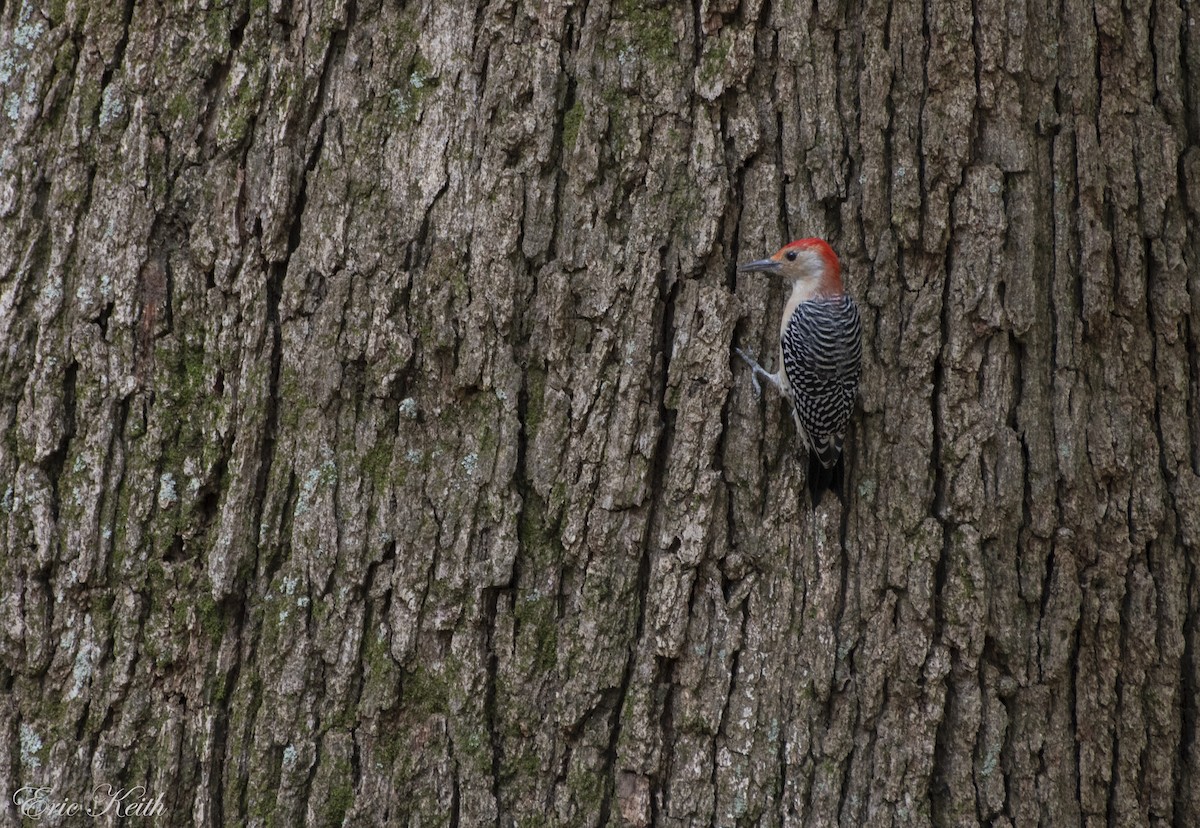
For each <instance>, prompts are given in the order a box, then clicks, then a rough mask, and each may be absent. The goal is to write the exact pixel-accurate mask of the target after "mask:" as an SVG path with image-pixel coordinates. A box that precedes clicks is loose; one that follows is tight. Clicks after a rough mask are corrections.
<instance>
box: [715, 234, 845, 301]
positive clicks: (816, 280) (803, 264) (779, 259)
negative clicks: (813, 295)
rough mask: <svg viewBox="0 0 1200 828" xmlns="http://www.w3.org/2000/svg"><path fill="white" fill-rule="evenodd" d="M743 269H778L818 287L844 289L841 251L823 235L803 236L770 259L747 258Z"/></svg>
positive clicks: (824, 290)
mask: <svg viewBox="0 0 1200 828" xmlns="http://www.w3.org/2000/svg"><path fill="white" fill-rule="evenodd" d="M738 271H739V272H741V273H774V274H777V275H779V276H782V277H783V278H784V279H787V280H788V281H789V282H801V283H807V284H808V285H809V286H810V287H811V289H813V290H814V291H817V290H819V291H821V292H826V291H828V292H833V291H835V290H836V291H840V290H841V284H842V281H841V266H840V265H839V263H838V258H837V255H836V254H835V253H834V252H833V249H832V248H830V246H829V245H828V244H826V243H825V242H824V241H822V240H821V239H800V240H799V241H794V242H792V243H791V244H788V245H785V246H783V247H781V248H780V249H779V251H778V252H777V253H776V254H775V255H774V256H772V257H771V258H769V259H759V260H758V261H754V262H747V263H746V264H744V265H740V266H739V267H738Z"/></svg>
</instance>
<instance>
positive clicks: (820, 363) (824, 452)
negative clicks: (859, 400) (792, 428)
mask: <svg viewBox="0 0 1200 828" xmlns="http://www.w3.org/2000/svg"><path fill="white" fill-rule="evenodd" d="M738 271H739V272H741V273H759V272H761V273H774V274H777V275H779V276H782V277H783V278H785V279H787V280H788V281H790V282H791V283H792V295H791V296H790V297H789V298H788V300H787V304H786V305H784V307H783V320H782V322H780V325H779V369H778V370H777V371H776V372H775V373H774V374H772V373H770V372H768V371H767V370H766V369H765V368H763V367H762V366H761V365H759V364H758V363H757V362H755V361H754V359H753V358H752V357H751V356H750V355H749V354H747V353H746V352H745V351H743V350H742V349H741V348H735V349H734V350H736V351H737V354H738V356H740V357H741V358H742V359H744V360H745V361H746V363H747V364H748V365H749V366H750V368H751V370H752V373H751V375H750V382H751V384H752V385H753V386H754V390H755V393H761V388H760V386H759V384H758V379H757V376H761V377H763V378H764V379H766V380H768V381H769V382H770V383H771V384H772V385H774V386H775V387H776V388H778V389H779V391H780V392H781V393H783V394H784V395H785V396H786V397H787V398H788V399H790V400H791V401H792V417H793V418H794V419H795V421H796V430H797V431H798V432H799V433H800V438H801V440H803V441H804V443H805V445H806V446H807V447H808V491H809V494H810V495H811V497H812V505H813V508H814V509H815V508H817V504H819V503H820V502H821V496H822V495H823V494H824V493H825V492H826V490H828V489H833V490H834V494H836V495H837V496H838V499H841V497H842V493H841V488H842V479H843V476H844V471H845V464H844V462H843V460H842V442H843V440H844V439H845V437H846V425H847V424H848V423H849V422H850V414H851V413H852V412H853V410H854V395H855V394H856V393H857V392H858V378H859V375H860V374H861V373H862V322H861V320H860V319H859V315H858V305H856V304H855V303H854V300H853V299H852V298H850V295H849V294H848V293H846V291H845V289H844V288H843V287H842V268H841V265H840V264H839V263H838V257H837V255H836V254H835V253H834V252H833V249H832V248H831V247H830V246H829V245H828V244H826V243H825V242H824V241H823V240H822V239H800V240H799V241H794V242H792V243H791V244H788V245H785V246H784V247H783V248H781V249H780V250H779V252H778V253H776V254H775V255H774V256H772V257H771V258H769V259H760V260H758V261H755V262H748V263H746V264H744V265H741V266H740V267H739V268H738ZM756 375H757V376H756Z"/></svg>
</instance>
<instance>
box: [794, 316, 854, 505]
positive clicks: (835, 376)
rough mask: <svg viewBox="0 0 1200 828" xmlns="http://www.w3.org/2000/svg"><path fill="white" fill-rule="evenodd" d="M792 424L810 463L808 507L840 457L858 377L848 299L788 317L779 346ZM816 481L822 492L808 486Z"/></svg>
mask: <svg viewBox="0 0 1200 828" xmlns="http://www.w3.org/2000/svg"><path fill="white" fill-rule="evenodd" d="M780 346H781V351H782V356H783V370H784V373H785V375H786V376H787V381H788V385H789V391H790V394H791V398H792V406H793V409H794V412H795V417H796V424H797V426H798V427H799V430H800V431H801V432H802V434H803V435H804V440H805V442H806V443H807V444H808V448H809V452H810V456H811V457H813V458H814V459H815V460H816V462H814V463H811V464H810V466H811V468H810V481H809V485H810V488H813V490H814V498H813V502H814V504H815V503H816V502H817V501H818V500H819V498H820V494H821V493H822V492H823V491H824V488H828V487H829V483H830V482H833V481H832V480H831V475H821V471H822V469H824V470H830V471H831V472H832V470H834V469H835V467H836V466H837V465H838V461H839V460H840V458H841V455H842V442H843V441H844V440H845V437H846V426H847V424H848V423H849V422H850V415H851V414H852V413H853V412H854V396H855V394H856V393H857V392H858V378H859V376H860V374H861V373H862V321H861V319H860V318H859V315H858V306H857V305H856V304H855V303H854V300H853V299H851V298H850V297H849V296H846V295H841V296H834V297H817V298H814V299H809V300H808V301H805V302H801V303H800V304H798V305H797V306H796V309H795V310H794V311H793V312H792V316H791V319H789V320H788V323H787V327H786V328H785V329H784V332H783V336H782V339H781V342H780ZM814 472H816V473H817V475H820V476H822V477H823V478H824V479H825V481H826V485H825V486H824V488H822V487H821V486H820V485H818V482H817V481H814V480H813V479H812V478H813V477H814V474H813V473H814Z"/></svg>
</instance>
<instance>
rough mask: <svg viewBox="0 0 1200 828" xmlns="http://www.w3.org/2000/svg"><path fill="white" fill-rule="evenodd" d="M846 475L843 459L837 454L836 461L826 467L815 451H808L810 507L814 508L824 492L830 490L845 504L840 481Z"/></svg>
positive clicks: (818, 503) (842, 480) (841, 481)
mask: <svg viewBox="0 0 1200 828" xmlns="http://www.w3.org/2000/svg"><path fill="white" fill-rule="evenodd" d="M845 476H846V462H845V459H844V458H843V457H842V456H841V454H839V455H838V458H837V461H836V462H835V463H834V464H833V465H832V466H828V467H826V466H825V464H824V463H822V462H821V458H820V456H819V455H818V454H817V453H816V452H815V451H810V452H809V453H808V494H809V495H810V497H811V499H812V507H813V509H816V508H817V506H818V505H820V503H821V498H822V497H823V496H824V494H825V492H827V491H830V490H832V491H833V493H834V494H835V495H836V496H837V499H838V500H839V501H841V503H842V505H845V500H844V499H843V498H842V483H843V482H844V480H845Z"/></svg>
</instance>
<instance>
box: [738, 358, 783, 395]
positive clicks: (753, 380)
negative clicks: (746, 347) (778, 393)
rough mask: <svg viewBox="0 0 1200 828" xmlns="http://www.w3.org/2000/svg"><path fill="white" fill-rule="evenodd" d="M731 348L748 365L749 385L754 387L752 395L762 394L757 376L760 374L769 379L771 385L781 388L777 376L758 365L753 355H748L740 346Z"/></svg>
mask: <svg viewBox="0 0 1200 828" xmlns="http://www.w3.org/2000/svg"><path fill="white" fill-rule="evenodd" d="M733 350H734V351H735V352H737V355H738V356H740V357H741V358H742V359H743V360H744V361H745V363H746V364H747V365H749V366H750V385H751V386H752V387H753V388H754V396H756V397H761V396H762V385H760V384H759V382H758V378H759V376H762V377H763V378H764V379H766V380H767V381H769V382H770V383H771V385H774V386H775V387H776V388H779V389H780V390H782V386H781V385H780V384H779V377H777V376H775V374H772V373H771V372H770V371H768V370H767V369H766V368H763V367H762V366H761V365H759V364H758V362H756V361H755V359H754V357H752V356H750V355H749V354H748V353H746V352H745V351H743V350H742V349H741V348H734V349H733Z"/></svg>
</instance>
